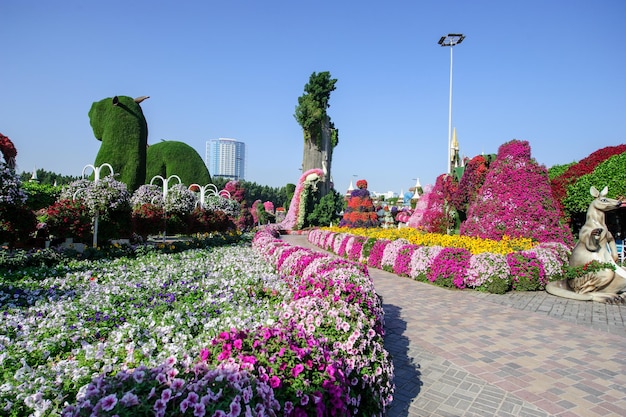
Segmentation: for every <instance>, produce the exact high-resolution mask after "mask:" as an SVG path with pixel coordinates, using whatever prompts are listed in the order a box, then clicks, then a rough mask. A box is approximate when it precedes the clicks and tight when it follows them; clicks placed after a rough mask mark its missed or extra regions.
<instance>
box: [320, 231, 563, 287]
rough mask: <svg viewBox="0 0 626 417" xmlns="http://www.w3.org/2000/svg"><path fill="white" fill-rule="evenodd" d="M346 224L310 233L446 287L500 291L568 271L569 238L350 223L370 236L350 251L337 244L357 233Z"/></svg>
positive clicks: (368, 260)
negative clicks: (498, 236)
mask: <svg viewBox="0 0 626 417" xmlns="http://www.w3.org/2000/svg"><path fill="white" fill-rule="evenodd" d="M346 230H347V229H341V228H323V229H316V230H313V231H310V232H309V234H308V239H309V241H310V242H311V243H313V244H315V245H317V246H319V247H321V248H323V249H325V250H328V251H331V252H333V253H336V254H337V255H340V256H343V257H350V259H359V260H360V262H363V263H365V264H367V265H368V266H370V267H372V268H380V269H384V270H386V271H388V272H392V273H395V274H397V275H400V276H408V277H411V278H413V279H416V280H420V281H430V282H433V283H434V284H436V285H440V286H443V287H454V288H459V289H463V288H466V287H469V288H474V289H477V290H481V291H488V292H492V293H498V294H502V293H504V292H506V291H509V290H511V289H513V290H518V291H528V290H531V291H534V290H542V289H544V288H545V285H546V284H547V283H548V281H551V280H555V279H561V278H563V277H564V275H565V273H566V272H567V264H568V259H569V254H570V250H569V249H568V248H567V247H566V246H565V245H564V244H561V243H555V242H552V243H541V244H538V245H536V246H533V245H532V243H531V242H530V240H527V239H503V240H502V241H499V242H496V241H489V240H488V239H480V238H469V237H462V236H446V235H438V234H433V233H429V234H426V233H423V232H419V231H416V230H411V229H400V230H384V229H377V230H371V229H349V230H350V232H351V233H352V232H355V233H356V234H360V235H361V236H358V238H360V239H365V240H364V241H363V243H361V244H360V245H359V246H357V248H359V249H360V250H361V252H360V253H355V252H354V250H353V249H354V248H355V245H354V244H353V245H352V247H351V250H350V252H346V251H343V252H341V251H338V250H337V248H342V247H344V246H347V244H348V243H349V242H351V241H354V239H355V236H354V235H351V234H348V233H345V232H346ZM329 242H330V243H329ZM344 242H346V243H344ZM416 242H418V243H416ZM488 249H492V251H489V250H488Z"/></svg>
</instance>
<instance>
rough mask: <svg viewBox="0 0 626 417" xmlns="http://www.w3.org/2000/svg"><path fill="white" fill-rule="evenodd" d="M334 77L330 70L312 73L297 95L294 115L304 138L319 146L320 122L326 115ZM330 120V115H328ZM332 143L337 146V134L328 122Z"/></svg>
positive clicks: (334, 81) (333, 87)
mask: <svg viewBox="0 0 626 417" xmlns="http://www.w3.org/2000/svg"><path fill="white" fill-rule="evenodd" d="M336 82H337V79H336V78H331V76H330V72H328V71H324V72H320V73H315V72H314V73H313V74H311V77H310V78H309V82H308V83H307V84H306V85H305V86H304V94H303V95H302V96H300V97H298V105H297V106H296V112H295V114H294V117H295V118H296V121H297V122H298V124H299V125H300V126H301V127H302V130H303V131H304V139H305V140H310V141H313V142H314V143H315V144H316V145H317V146H318V147H320V146H321V139H322V124H323V122H324V119H325V118H327V117H328V114H327V113H326V109H328V108H329V107H330V104H329V101H330V93H331V92H332V91H334V90H335V83H336ZM328 120H329V122H330V117H328ZM330 127H331V132H332V133H331V140H332V142H333V143H332V145H333V146H337V143H339V135H338V134H337V131H336V129H334V125H333V124H332V122H330Z"/></svg>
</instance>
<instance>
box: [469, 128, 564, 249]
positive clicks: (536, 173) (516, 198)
mask: <svg viewBox="0 0 626 417" xmlns="http://www.w3.org/2000/svg"><path fill="white" fill-rule="evenodd" d="M560 217H561V212H560V210H559V206H558V204H557V203H556V202H555V200H554V198H553V197H552V190H551V188H550V180H549V178H548V172H547V170H546V168H545V167H544V166H543V165H539V164H538V163H537V162H536V161H535V160H534V158H532V157H531V150H530V145H529V144H528V142H527V141H521V140H512V141H510V142H507V143H505V144H503V145H501V146H500V148H499V149H498V154H497V156H496V159H495V161H494V162H493V163H492V164H491V167H490V169H489V171H488V172H487V175H486V177H485V181H484V183H483V185H482V187H481V188H480V190H479V192H478V194H477V195H476V198H475V199H474V200H473V201H472V202H470V204H469V207H468V211H467V220H466V221H465V222H463V224H462V225H461V228H460V234H461V235H465V236H477V237H481V238H485V239H494V240H500V239H502V238H503V236H505V235H507V236H509V237H514V238H517V237H527V238H531V239H533V240H536V241H538V242H564V243H566V244H568V245H571V244H573V240H572V235H571V231H570V230H569V228H568V227H567V226H566V225H564V224H562V223H561V222H560V221H559V219H560Z"/></svg>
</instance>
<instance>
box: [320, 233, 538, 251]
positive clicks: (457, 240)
mask: <svg viewBox="0 0 626 417" xmlns="http://www.w3.org/2000/svg"><path fill="white" fill-rule="evenodd" d="M322 229H323V230H330V231H332V232H334V233H348V234H352V235H357V236H365V237H367V238H374V239H387V240H396V239H405V240H408V241H409V242H410V243H412V244H414V245H420V246H443V247H454V248H465V249H467V250H468V251H470V252H471V253H472V254H473V255H477V254H479V253H483V252H491V253H499V254H502V255H506V254H508V253H511V252H517V251H523V250H528V249H532V248H533V246H535V244H534V243H533V241H532V240H531V239H529V238H511V237H509V236H504V237H503V238H502V240H491V239H482V238H479V237H469V236H459V235H454V236H450V235H444V234H439V233H425V232H422V231H419V230H417V229H413V228H410V227H405V228H402V229H383V228H349V227H337V226H333V227H323V228H322Z"/></svg>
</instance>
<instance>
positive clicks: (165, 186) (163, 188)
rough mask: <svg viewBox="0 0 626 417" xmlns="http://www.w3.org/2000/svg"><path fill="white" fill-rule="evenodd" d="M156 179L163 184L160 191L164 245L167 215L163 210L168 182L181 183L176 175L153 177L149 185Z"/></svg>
mask: <svg viewBox="0 0 626 417" xmlns="http://www.w3.org/2000/svg"><path fill="white" fill-rule="evenodd" d="M156 179H160V180H161V183H162V184H163V187H162V190H163V243H165V238H166V236H167V231H166V228H167V213H166V210H165V201H166V198H167V193H168V192H169V182H170V180H174V179H176V180H178V183H179V184H182V183H183V182H182V181H181V179H180V177H179V176H178V175H170V176H169V177H167V178H163V177H162V176H160V175H155V176H154V177H152V179H151V180H150V185H153V183H154V180H156Z"/></svg>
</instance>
